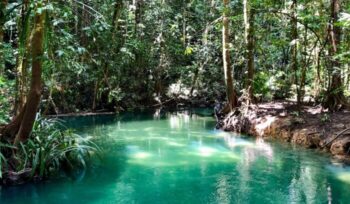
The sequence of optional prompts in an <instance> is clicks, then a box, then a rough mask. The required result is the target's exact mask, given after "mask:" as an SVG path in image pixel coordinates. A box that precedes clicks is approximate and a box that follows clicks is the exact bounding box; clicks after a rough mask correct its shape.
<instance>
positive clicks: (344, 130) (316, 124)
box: [218, 101, 350, 164]
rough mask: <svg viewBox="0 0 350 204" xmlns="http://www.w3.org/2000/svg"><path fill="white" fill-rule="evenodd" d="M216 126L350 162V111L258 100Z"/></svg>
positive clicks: (233, 113)
mask: <svg viewBox="0 0 350 204" xmlns="http://www.w3.org/2000/svg"><path fill="white" fill-rule="evenodd" d="M298 110H299V111H298ZM218 128H219V129H222V130H224V131H227V132H235V133H242V134H247V135H249V136H252V137H261V138H264V139H267V140H268V139H274V140H279V141H284V142H289V143H292V144H296V145H299V146H302V147H305V148H310V149H319V150H321V151H325V152H329V153H330V154H331V155H332V156H333V157H334V158H336V159H337V160H340V161H341V162H344V163H347V164H350V111H339V112H334V113H331V112H328V111H327V110H324V109H323V108H322V107H321V106H316V107H314V106H302V107H301V108H298V107H297V106H296V105H295V103H293V102H287V101H282V102H269V103H260V104H257V105H253V106H249V108H246V109H244V110H242V109H237V110H235V111H233V112H231V113H230V114H228V115H227V116H226V117H224V118H223V119H222V120H220V121H218Z"/></svg>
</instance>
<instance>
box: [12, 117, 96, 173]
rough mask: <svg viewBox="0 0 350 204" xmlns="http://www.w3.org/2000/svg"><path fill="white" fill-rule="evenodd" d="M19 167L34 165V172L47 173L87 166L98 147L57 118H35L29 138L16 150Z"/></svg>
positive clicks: (25, 167)
mask: <svg viewBox="0 0 350 204" xmlns="http://www.w3.org/2000/svg"><path fill="white" fill-rule="evenodd" d="M17 151H18V152H17V154H16V160H17V161H19V165H18V166H17V167H18V169H16V170H17V171H20V170H22V169H27V168H31V169H32V174H31V175H32V176H38V177H39V178H43V177H48V176H50V175H53V174H55V173H58V172H59V171H60V170H63V169H64V170H69V171H72V170H76V169H81V168H86V164H87V161H89V160H90V159H91V158H92V156H93V155H94V154H95V153H98V151H99V148H98V147H97V145H96V144H94V143H93V142H92V141H91V139H90V138H84V137H81V136H79V135H77V134H75V133H74V132H73V131H72V130H65V128H64V126H63V125H62V123H61V122H60V121H59V120H57V119H45V118H40V119H38V120H36V122H35V124H34V128H33V132H32V134H31V137H30V139H29V140H28V141H27V142H25V143H21V144H20V147H19V148H18V150H17Z"/></svg>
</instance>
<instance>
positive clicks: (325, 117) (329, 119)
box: [321, 113, 331, 123]
mask: <svg viewBox="0 0 350 204" xmlns="http://www.w3.org/2000/svg"><path fill="white" fill-rule="evenodd" d="M330 121H331V117H330V116H329V114H328V113H324V114H323V115H322V116H321V122H322V123H326V122H330Z"/></svg>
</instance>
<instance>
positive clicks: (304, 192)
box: [0, 111, 350, 204]
mask: <svg viewBox="0 0 350 204" xmlns="http://www.w3.org/2000/svg"><path fill="white" fill-rule="evenodd" d="M206 115H207V114H206V112H205V111H204V112H203V111H202V112H198V111H197V112H189V111H183V112H174V113H162V112H155V113H142V114H141V113H140V114H131V113H129V114H123V115H120V116H91V117H75V118H68V119H66V120H67V126H69V127H74V128H76V129H77V131H78V132H79V133H80V134H82V135H84V136H86V137H93V138H94V139H95V140H96V143H98V144H99V145H100V146H101V147H102V149H103V150H104V152H105V154H104V155H103V158H102V160H101V161H100V162H98V165H95V166H94V167H92V168H90V169H89V170H88V171H87V172H85V173H84V174H82V175H80V176H77V177H75V179H72V178H67V179H59V180H51V181H45V182H41V183H36V184H26V185H24V186H17V187H6V188H5V187H2V188H1V187H0V203H1V204H2V203H9V204H17V203H25V204H31V203H33V204H34V203H35V204H41V203H43V204H44V203H53V204H55V203H58V204H66V203H77V204H78V203H83V204H89V203H101V204H105V203H106V204H108V203H150V204H153V203H281V204H282V203H283V204H284V203H350V168H349V167H346V166H343V165H341V164H337V163H336V162H335V161H332V159H331V158H330V157H329V156H328V155H327V154H322V153H317V152H316V151H315V150H306V149H302V148H297V147H292V146H290V145H288V144H281V143H278V142H271V143H268V142H264V141H262V140H256V139H252V138H246V137H243V136H240V135H235V134H231V133H225V132H221V131H216V130H214V126H215V121H214V119H213V118H212V117H210V116H206Z"/></svg>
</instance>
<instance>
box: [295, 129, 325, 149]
mask: <svg viewBox="0 0 350 204" xmlns="http://www.w3.org/2000/svg"><path fill="white" fill-rule="evenodd" d="M320 141H321V139H320V134H309V131H308V130H307V129H302V130H299V131H296V132H294V133H293V136H292V140H291V142H292V143H295V144H299V145H302V146H304V147H307V148H316V147H319V146H320Z"/></svg>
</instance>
